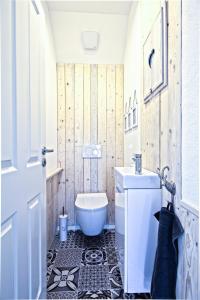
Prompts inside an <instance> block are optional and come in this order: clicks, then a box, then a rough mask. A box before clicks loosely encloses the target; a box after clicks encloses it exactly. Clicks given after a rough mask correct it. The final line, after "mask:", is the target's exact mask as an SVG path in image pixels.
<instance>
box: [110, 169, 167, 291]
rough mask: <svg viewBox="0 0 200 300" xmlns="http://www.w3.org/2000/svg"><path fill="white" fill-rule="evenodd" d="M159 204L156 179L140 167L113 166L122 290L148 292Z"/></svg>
mask: <svg viewBox="0 0 200 300" xmlns="http://www.w3.org/2000/svg"><path fill="white" fill-rule="evenodd" d="M160 208H161V188H160V179H159V177H158V175H157V174H155V173H152V172H149V171H147V170H144V169H143V172H142V175H135V171H134V168H133V167H130V168H125V167H124V168H115V230H116V247H117V250H118V251H117V252H118V260H119V266H120V272H121V276H122V281H123V288H124V291H125V292H126V293H148V292H150V286H151V277H152V271H153V265H154V258H155V252H156V245H157V232H158V221H157V220H156V219H155V217H154V214H155V213H156V212H157V211H159V210H160Z"/></svg>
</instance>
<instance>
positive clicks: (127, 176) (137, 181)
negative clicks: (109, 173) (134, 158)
mask: <svg viewBox="0 0 200 300" xmlns="http://www.w3.org/2000/svg"><path fill="white" fill-rule="evenodd" d="M115 181H116V182H118V184H120V186H121V187H122V188H124V189H160V178H159V176H158V174H156V173H154V172H151V171H148V170H146V169H142V174H141V175H137V174H135V168H134V167H116V168H115Z"/></svg>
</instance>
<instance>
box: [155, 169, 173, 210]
mask: <svg viewBox="0 0 200 300" xmlns="http://www.w3.org/2000/svg"><path fill="white" fill-rule="evenodd" d="M165 170H168V171H169V170H170V168H169V166H165V167H164V168H162V171H160V169H159V168H157V174H158V176H159V177H160V181H161V186H164V187H165V188H166V190H167V191H168V192H169V193H170V194H171V199H172V201H171V202H172V203H173V204H174V196H175V195H176V183H175V182H173V181H168V180H167V174H165Z"/></svg>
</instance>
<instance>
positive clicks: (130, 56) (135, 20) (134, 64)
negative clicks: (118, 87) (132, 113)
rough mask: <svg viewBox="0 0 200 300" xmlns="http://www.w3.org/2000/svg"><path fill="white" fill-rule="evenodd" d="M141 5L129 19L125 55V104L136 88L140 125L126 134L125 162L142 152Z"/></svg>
mask: <svg viewBox="0 0 200 300" xmlns="http://www.w3.org/2000/svg"><path fill="white" fill-rule="evenodd" d="M140 45H141V34H140V5H139V3H138V4H136V5H133V6H132V9H131V12H130V14H129V19H128V31H127V40H126V48H125V55H124V106H125V104H126V102H128V101H129V97H130V96H131V97H133V95H134V90H136V93H137V100H138V127H137V128H134V129H132V130H131V131H129V132H127V133H126V134H125V136H124V164H125V166H130V164H132V159H131V157H132V156H133V153H140V152H141V147H140V101H141V95H140V92H141V88H140V70H141V67H140V61H141V60H140V55H141V51H140Z"/></svg>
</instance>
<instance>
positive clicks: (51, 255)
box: [47, 249, 58, 282]
mask: <svg viewBox="0 0 200 300" xmlns="http://www.w3.org/2000/svg"><path fill="white" fill-rule="evenodd" d="M57 254H58V250H56V249H54V250H49V251H48V252H47V282H48V280H49V277H50V275H51V272H52V269H53V266H54V263H55V259H56V256H57Z"/></svg>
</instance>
